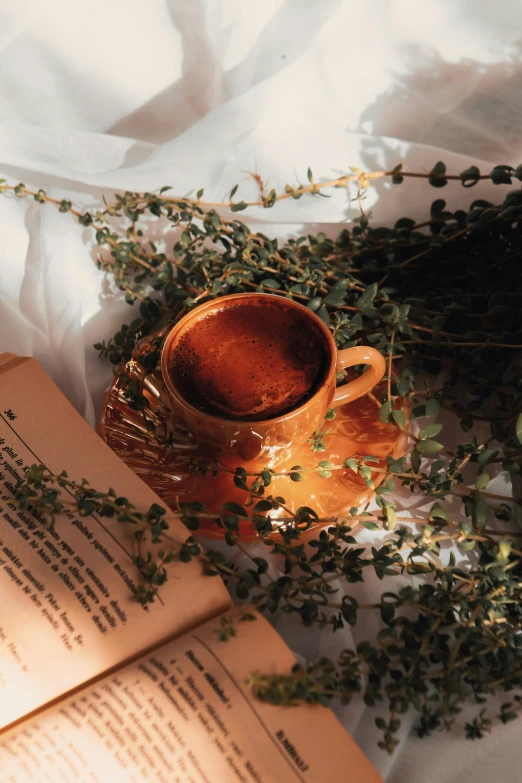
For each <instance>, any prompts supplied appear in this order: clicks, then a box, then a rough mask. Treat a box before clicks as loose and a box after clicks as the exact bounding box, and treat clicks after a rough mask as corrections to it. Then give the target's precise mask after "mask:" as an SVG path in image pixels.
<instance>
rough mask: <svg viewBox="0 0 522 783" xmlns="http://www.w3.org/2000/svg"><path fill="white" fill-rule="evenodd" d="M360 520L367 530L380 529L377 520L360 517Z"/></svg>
mask: <svg viewBox="0 0 522 783" xmlns="http://www.w3.org/2000/svg"><path fill="white" fill-rule="evenodd" d="M359 522H360V523H361V525H362V526H363V527H365V528H366V530H379V526H378V525H376V524H375V522H366V521H365V520H364V519H362V518H361V519H359Z"/></svg>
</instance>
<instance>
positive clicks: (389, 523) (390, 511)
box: [384, 506, 397, 530]
mask: <svg viewBox="0 0 522 783" xmlns="http://www.w3.org/2000/svg"><path fill="white" fill-rule="evenodd" d="M385 513H386V522H385V523H384V529H385V530H393V528H394V526H395V523H396V521H397V514H396V513H395V509H394V508H392V507H391V506H386V511H385Z"/></svg>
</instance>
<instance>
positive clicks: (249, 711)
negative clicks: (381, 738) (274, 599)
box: [0, 617, 382, 783]
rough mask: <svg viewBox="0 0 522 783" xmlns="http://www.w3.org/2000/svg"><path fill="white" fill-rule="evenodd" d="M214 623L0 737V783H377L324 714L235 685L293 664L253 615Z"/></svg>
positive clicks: (347, 739) (279, 642) (265, 625)
mask: <svg viewBox="0 0 522 783" xmlns="http://www.w3.org/2000/svg"><path fill="white" fill-rule="evenodd" d="M218 628H219V621H218V620H217V619H214V620H211V621H210V622H209V623H207V624H206V625H205V626H202V627H200V628H198V629H196V630H195V631H193V632H191V633H189V634H187V635H185V636H183V637H182V638H181V639H178V640H176V641H174V642H172V643H170V644H168V645H166V646H164V647H163V648H161V649H160V650H159V651H158V652H156V653H154V654H152V655H148V656H146V657H145V658H143V659H141V660H140V661H138V662H136V663H135V664H133V665H132V666H128V667H126V668H125V669H124V670H123V671H121V672H119V673H117V674H116V675H113V676H111V677H109V678H106V679H104V680H102V681H101V682H100V683H98V684H97V685H96V686H95V687H91V688H88V689H86V690H84V691H82V692H81V693H80V694H78V695H77V696H76V697H75V698H73V699H68V700H66V701H64V702H63V703H62V704H61V705H59V706H58V707H55V708H54V709H52V710H50V711H48V712H47V713H45V714H43V715H41V716H39V717H38V718H36V719H34V720H32V721H28V722H25V723H24V724H22V726H20V727H18V728H17V729H15V730H13V731H11V732H8V733H7V734H6V735H5V736H4V737H3V738H0V770H2V773H3V776H4V777H2V780H6V781H7V780H8V781H9V783H35V781H55V780H56V781H57V780H60V781H64V783H83V781H85V782H87V781H89V783H109V781H110V783H142V782H146V781H154V783H234V782H237V783H311V782H312V781H314V782H315V783H341V781H342V783H379V782H380V783H382V781H381V778H380V776H379V775H378V774H377V772H376V771H375V769H374V768H373V767H372V766H371V764H370V763H369V761H368V760H367V759H366V758H365V756H364V755H363V754H362V752H361V751H360V750H359V749H358V748H357V746H356V745H355V744H354V743H353V741H352V740H351V739H350V737H349V736H348V734H346V732H345V731H344V729H343V728H342V726H341V725H340V723H339V722H338V721H337V719H336V718H335V716H334V715H333V713H332V712H331V711H330V710H328V709H326V708H324V707H319V706H301V707H275V706H272V705H269V704H264V703H262V702H260V701H258V700H256V699H255V698H254V697H253V696H252V694H251V693H250V691H249V690H248V688H247V686H246V683H245V681H246V678H247V676H248V674H249V673H250V672H252V671H253V670H261V671H263V672H267V671H272V672H279V673H283V672H288V671H289V669H290V667H291V666H292V664H293V663H294V662H295V661H294V658H293V656H292V654H291V652H290V651H289V649H288V648H287V647H286V645H285V643H284V642H283V641H282V639H281V638H280V637H279V636H278V635H277V634H276V633H275V631H274V630H273V629H272V628H271V627H270V626H269V624H268V623H267V622H266V621H265V620H263V619H262V618H261V617H258V619H257V620H256V621H254V622H236V632H237V635H236V636H235V637H233V638H231V639H229V640H228V641H227V642H221V641H219V640H218V638H217V634H216V630H217V629H218Z"/></svg>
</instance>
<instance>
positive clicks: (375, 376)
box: [332, 345, 386, 408]
mask: <svg viewBox="0 0 522 783" xmlns="http://www.w3.org/2000/svg"><path fill="white" fill-rule="evenodd" d="M356 364H368V365H369V367H368V369H367V370H365V371H364V372H363V374H362V375H359V377H358V378H355V379H354V380H353V381H350V383H345V384H343V385H342V386H339V388H338V389H336V391H335V394H334V398H333V402H332V406H333V407H334V408H335V407H337V405H344V403H346V402H352V401H353V400H356V399H358V397H362V396H363V395H364V394H367V393H368V392H369V391H371V390H372V389H373V387H374V386H375V385H376V384H378V383H379V381H380V380H381V378H382V377H383V375H384V373H385V370H386V362H385V361H384V357H383V356H382V354H380V353H379V351H376V350H375V348H370V347H369V346H367V345H356V346H354V347H353V348H345V349H344V350H342V351H339V352H338V354H337V372H340V370H344V369H345V367H353V366H354V365H356Z"/></svg>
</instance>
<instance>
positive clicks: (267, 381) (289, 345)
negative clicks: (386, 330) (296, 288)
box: [161, 293, 386, 468]
mask: <svg viewBox="0 0 522 783" xmlns="http://www.w3.org/2000/svg"><path fill="white" fill-rule="evenodd" d="M355 365H367V368H366V369H365V371H364V372H363V373H362V374H361V375H359V376H357V377H356V378H354V379H353V380H350V381H349V382H348V383H344V384H342V385H341V386H339V387H336V379H337V374H338V373H339V372H340V371H341V370H344V369H345V368H348V367H353V366H355ZM385 367H386V365H385V361H384V358H383V357H382V355H381V354H380V353H379V352H378V351H376V350H375V349H374V348H370V347H367V346H355V347H352V348H345V349H343V350H338V349H337V346H336V344H335V341H334V339H333V337H332V334H331V332H330V330H329V329H328V327H327V326H326V324H325V323H323V321H322V320H321V319H320V318H319V317H318V316H317V315H316V314H315V313H313V312H312V311H311V310H309V309H308V308H307V307H304V306H303V305H301V304H298V303H297V302H295V301H293V300H291V299H287V298H283V297H280V296H277V295H273V294H261V293H247V294H233V295H231V296H223V297H219V298H217V299H213V300H211V301H209V302H206V303H205V304H202V305H200V306H199V307H197V308H195V309H194V310H192V311H191V312H189V313H188V314H187V315H185V316H184V317H183V318H181V319H180V321H178V323H177V324H175V326H174V327H173V328H172V329H171V331H170V332H169V333H168V335H167V338H166V340H165V343H164V346H163V351H162V355H161V372H162V376H163V381H164V384H165V387H166V389H167V392H168V395H169V398H170V402H171V405H172V407H173V410H174V412H175V413H176V414H177V415H178V416H179V417H180V418H181V420H182V421H183V422H184V424H185V425H186V427H187V429H188V430H189V431H190V432H191V433H192V434H193V435H194V437H195V438H196V440H197V441H198V443H199V444H200V445H201V446H203V447H204V449H205V451H206V452H207V453H208V454H209V456H211V457H214V458H216V459H220V458H224V457H225V456H226V457H230V458H231V459H232V460H235V461H236V462H237V464H244V463H252V465H256V466H263V467H268V468H272V467H275V466H276V465H277V464H278V463H281V462H285V461H286V460H287V459H289V458H290V457H291V455H292V452H293V451H294V450H296V449H298V448H299V447H300V446H302V445H303V444H304V443H305V441H306V440H307V439H308V438H309V437H310V435H312V434H313V433H314V432H315V431H317V430H318V429H319V428H320V427H321V425H322V424H323V421H324V417H325V414H326V412H327V411H328V410H329V409H330V408H335V407H337V406H338V405H344V404H345V403H348V402H351V401H353V400H356V399H357V398H358V397H362V396H363V395H364V394H367V393H368V392H369V391H371V390H372V389H373V388H374V386H375V385H376V384H377V383H378V382H379V381H380V380H381V379H382V377H383V375H384V372H385Z"/></svg>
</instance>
